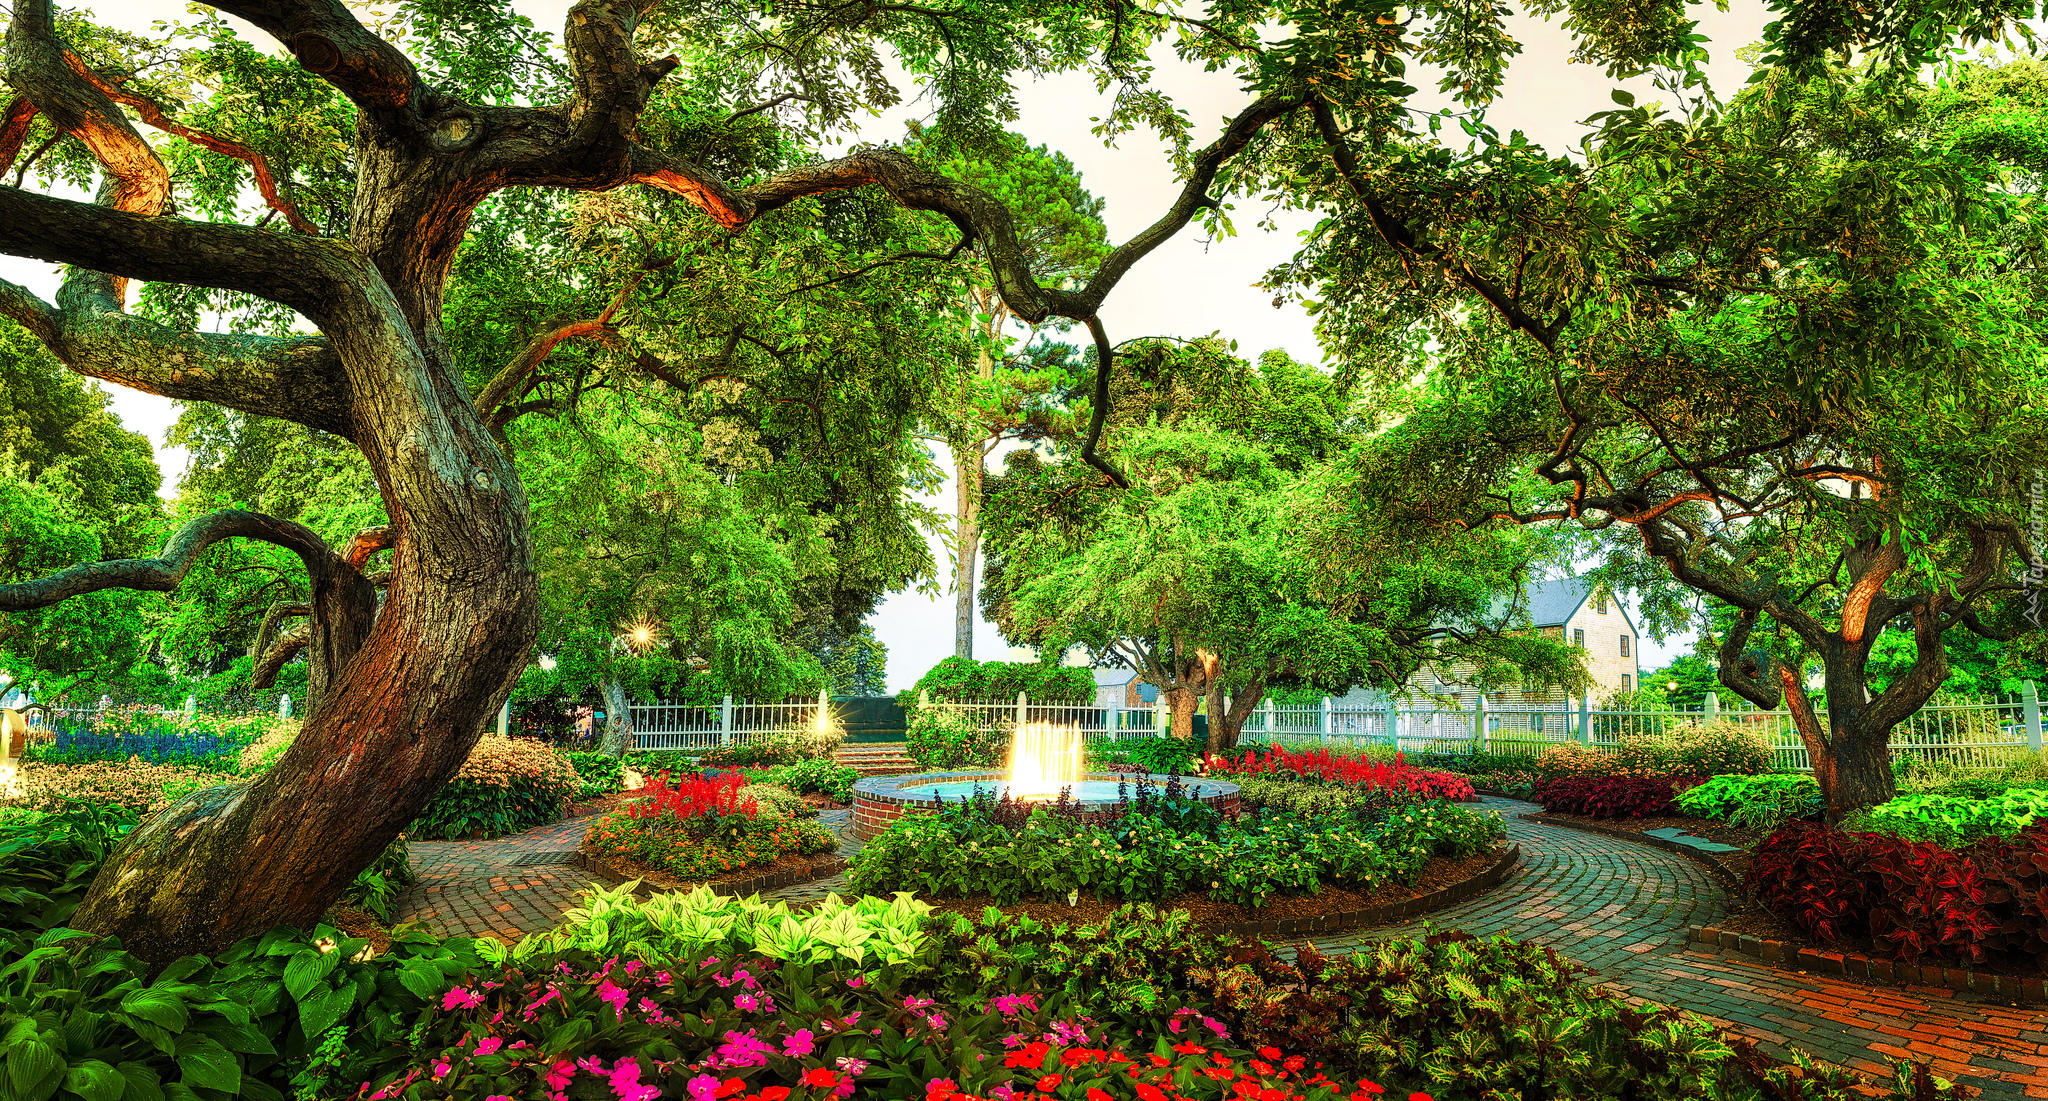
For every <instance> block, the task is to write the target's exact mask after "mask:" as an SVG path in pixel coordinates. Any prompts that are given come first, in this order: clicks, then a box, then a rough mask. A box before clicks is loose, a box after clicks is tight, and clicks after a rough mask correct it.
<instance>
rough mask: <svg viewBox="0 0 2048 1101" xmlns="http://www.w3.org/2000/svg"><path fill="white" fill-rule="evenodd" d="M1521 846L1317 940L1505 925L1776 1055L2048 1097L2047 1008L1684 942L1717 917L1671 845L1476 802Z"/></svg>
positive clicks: (1710, 887)
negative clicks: (1898, 1064)
mask: <svg viewBox="0 0 2048 1101" xmlns="http://www.w3.org/2000/svg"><path fill="white" fill-rule="evenodd" d="M1484 803H1485V805H1486V806H1487V807H1489V808H1490V809H1493V810H1497V811H1499V812H1500V813H1501V817H1502V818H1503V819H1505V820H1506V822H1507V828H1508V838H1509V839H1510V840H1512V841H1514V842H1516V843H1518V844H1520V845H1521V846H1522V863H1521V867H1519V868H1517V869H1516V870H1515V872H1514V874H1512V875H1510V876H1509V877H1508V879H1507V880H1506V882H1504V883H1502V884H1501V885H1500V886H1499V887H1496V888H1494V889H1493V890H1492V891H1489V892H1487V893H1486V894H1484V895H1481V896H1479V897H1478V898H1476V899H1473V900H1472V901H1470V902H1468V903H1465V904H1463V905H1461V906H1458V907H1455V908H1452V909H1449V910H1439V911H1437V912H1436V913H1434V914H1431V915H1429V916H1428V917H1426V918H1423V919H1420V920H1417V921H1414V922H1410V923H1407V924H1403V925H1395V926H1383V927H1380V928H1375V929H1364V930H1359V931H1356V932H1352V933H1340V934H1335V935H1332V936H1327V937H1321V938H1317V939H1316V940H1315V942H1314V943H1316V945H1317V946H1318V947H1319V948H1321V949H1323V950H1324V951H1326V952H1341V951H1349V950H1352V949H1356V948H1360V947H1363V946H1366V945H1369V944H1372V943H1374V942H1376V941H1381V940H1386V939H1388V938H1391V937H1398V936H1413V935H1416V934H1419V933H1421V932H1423V931H1424V930H1425V929H1439V930H1441V929H1462V930H1464V931H1466V932H1470V933H1476V934H1481V935H1486V934H1492V933H1506V934H1508V935H1509V936H1512V937H1515V938H1516V939H1519V940H1526V941H1532V942H1535V943H1537V944H1547V945H1550V946H1551V947H1553V948H1556V949H1557V950H1558V951H1559V952H1561V953H1563V954H1564V955H1566V956H1568V957H1570V958H1571V959H1573V960H1574V961H1576V962H1578V963H1581V964H1583V965H1585V966H1587V967H1590V968H1592V969H1593V971H1594V974H1592V975H1590V976H1588V980H1589V981H1593V982H1597V983H1600V984H1602V985H1604V986H1607V987H1610V988H1612V989H1614V990H1616V991H1618V992H1620V993H1622V994H1624V995H1626V996H1628V997H1629V998H1630V1000H1632V1001H1637V1002H1643V1001H1649V1002H1656V1003H1659V1004H1662V1005H1675V1006H1679V1007H1681V1008H1684V1009H1688V1010H1692V1011H1694V1012H1696V1013H1698V1014H1700V1015H1701V1016H1703V1017H1706V1018H1707V1019H1709V1020H1711V1021H1713V1022H1714V1023H1715V1024H1716V1025H1719V1026H1721V1027H1723V1028H1727V1029H1729V1030H1731V1031H1735V1032H1739V1033H1741V1034H1743V1035H1745V1036H1749V1037H1751V1038H1753V1039H1755V1040H1757V1041H1758V1042H1759V1043H1760V1044H1761V1045H1762V1048H1763V1050H1764V1051H1765V1052H1767V1053H1769V1054H1771V1055H1775V1056H1777V1057H1778V1058H1786V1057H1787V1056H1788V1054H1789V1049H1790V1048H1792V1047H1794V1046H1797V1047H1799V1048H1801V1049H1803V1050H1804V1051H1806V1052H1807V1053H1808V1054H1809V1055H1812V1056H1814V1057H1816V1058H1819V1059H1822V1060H1825V1061H1827V1062H1831V1063H1835V1064H1837V1065H1840V1066H1846V1067H1849V1068H1851V1069H1853V1070H1859V1071H1864V1072H1866V1073H1870V1074H1876V1075H1889V1073H1890V1069H1889V1067H1887V1066H1886V1065H1885V1064H1884V1063H1883V1060H1884V1059H1885V1058H1886V1057H1888V1056H1889V1057H1899V1058H1919V1059H1931V1060H1932V1061H1933V1064H1934V1070H1935V1073H1937V1074H1939V1075H1942V1076H1943V1077H1946V1078H1953V1079H1956V1080H1957V1081H1959V1082H1961V1083H1963V1084H1964V1085H1967V1086H1971V1087H1974V1088H1976V1089H1977V1090H1979V1091H1980V1093H1979V1096H1980V1097H1981V1098H1985V1099H1992V1098H2001V1099H2002V1098H2048V1011H2043V1010H2035V1009H2015V1008H2011V1007H2009V1006H2002V1005H1998V1004H1996V1003H1993V1002H1990V1001H1988V1000H1987V999H1984V998H1981V997H1978V996H1976V995H1971V994H1958V993H1956V992H1954V991H1950V990H1944V989H1937V988H1933V987H1923V986H1903V985H1900V986H1883V985H1878V984H1874V983H1858V982H1850V981H1848V980H1845V979H1841V978H1839V977H1837V978H1829V977H1826V976H1822V975H1813V974H1806V973H1804V972H1798V971H1785V970H1780V969H1778V968H1775V967H1769V966H1766V965H1764V964H1762V963H1760V962H1756V961H1754V960H1750V959H1747V958H1743V957H1739V956H1733V955H1724V954H1721V953H1719V952H1714V951H1709V950H1707V949H1706V948H1705V947H1704V946H1702V945H1695V944H1691V943H1689V942H1687V940H1686V939H1685V929H1686V926H1688V925H1693V924H1701V925H1705V924H1711V923H1712V922H1713V920H1714V919H1716V918H1719V917H1721V916H1722V915H1724V914H1726V913H1727V912H1728V909H1729V903H1730V899H1729V897H1728V893H1727V891H1726V890H1725V889H1724V888H1723V887H1722V886H1721V883H1720V881H1719V880H1717V879H1715V878H1714V877H1713V876H1712V875H1710V874H1708V872H1707V871H1706V869H1704V868H1702V867H1701V866H1700V865H1698V864H1697V863H1694V862H1693V861H1692V860H1689V859H1687V858H1685V857H1682V856H1679V855H1677V854H1675V853H1668V852H1665V851H1663V850H1661V849H1653V848H1651V847H1649V846H1648V845H1639V844H1636V843H1634V842H1631V841H1623V840H1621V839H1619V838H1610V837H1604V836H1602V835H1600V834H1595V833H1588V832H1586V831H1583V830H1573V829H1567V828H1564V827H1560V826H1546V825H1542V824H1540V823H1536V822H1525V821H1522V820H1521V819H1520V818H1518V817H1516V815H1519V814H1522V813H1526V812H1528V811H1531V810H1534V809H1536V808H1535V807H1534V806H1533V805H1531V804H1528V803H1521V802H1516V801H1514V800H1509V799H1494V798H1488V799H1486V800H1484Z"/></svg>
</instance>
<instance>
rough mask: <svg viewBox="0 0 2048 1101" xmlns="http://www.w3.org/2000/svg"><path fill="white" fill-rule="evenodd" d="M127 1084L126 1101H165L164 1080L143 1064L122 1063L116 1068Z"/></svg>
mask: <svg viewBox="0 0 2048 1101" xmlns="http://www.w3.org/2000/svg"><path fill="white" fill-rule="evenodd" d="M114 1069H115V1073H117V1074H119V1075H120V1076H121V1078H122V1081H123V1082H125V1083H126V1089H125V1091H124V1093H123V1096H124V1097H125V1098H126V1101H164V1087H163V1079H162V1078H161V1077H159V1076H158V1075H157V1072H156V1071H154V1070H152V1069H150V1068H149V1067H146V1066H143V1065H142V1064H141V1063H122V1064H121V1065H120V1066H119V1067H116V1068H114Z"/></svg>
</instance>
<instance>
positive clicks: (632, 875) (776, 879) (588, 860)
mask: <svg viewBox="0 0 2048 1101" xmlns="http://www.w3.org/2000/svg"><path fill="white" fill-rule="evenodd" d="M576 866H577V867H579V868H582V869H583V870H584V871H586V872H589V873H590V874H591V875H592V876H593V877H595V878H597V879H600V880H602V881H604V882H605V883H606V884H607V885H610V886H613V887H616V886H618V885H619V884H621V883H628V882H631V881H633V880H636V879H637V880H639V881H640V886H638V887H636V888H634V892H633V893H635V894H638V895H651V894H654V893H656V892H660V891H688V890H694V889H695V888H698V887H709V888H711V891H712V893H713V894H720V895H731V896H733V897H736V898H744V897H746V896H747V895H755V894H760V893H762V892H763V891H773V890H777V889H779V888H782V887H788V886H792V885H794V884H797V883H809V882H811V881H812V880H815V879H826V878H829V877H831V876H835V875H838V874H839V873H841V872H843V871H845V870H846V858H845V857H843V856H840V855H839V854H838V853H836V852H831V853H814V854H809V855H806V854H803V853H790V854H789V855H787V856H783V857H781V858H779V859H777V860H776V861H775V862H774V863H772V864H764V865H757V866H754V867H749V868H740V869H737V870H735V871H731V872H727V873H726V874H724V875H722V876H717V877H715V878H712V879H689V880H685V879H678V878H676V877H675V876H672V875H670V874H668V873H667V872H664V871H662V870H661V869H659V868H654V867H650V866H648V865H646V864H643V863H641V862H640V861H637V860H634V859H631V858H630V857H621V856H607V855H603V854H600V853H596V852H592V851H591V847H590V846H589V844H587V843H586V844H585V845H584V846H583V847H582V848H579V849H577V850H576Z"/></svg>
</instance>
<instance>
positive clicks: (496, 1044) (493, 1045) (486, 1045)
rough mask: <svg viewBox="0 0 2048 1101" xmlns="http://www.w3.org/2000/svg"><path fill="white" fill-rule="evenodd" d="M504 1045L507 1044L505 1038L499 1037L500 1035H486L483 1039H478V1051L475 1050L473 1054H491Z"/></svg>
mask: <svg viewBox="0 0 2048 1101" xmlns="http://www.w3.org/2000/svg"><path fill="white" fill-rule="evenodd" d="M504 1046H505V1041H503V1040H501V1039H499V1038H498V1037H496V1036H486V1037H484V1038H483V1039H481V1040H478V1041H477V1042H476V1051H475V1052H474V1053H473V1054H476V1055H489V1054H491V1053H492V1052H495V1051H497V1050H498V1049H499V1048H501V1047H504Z"/></svg>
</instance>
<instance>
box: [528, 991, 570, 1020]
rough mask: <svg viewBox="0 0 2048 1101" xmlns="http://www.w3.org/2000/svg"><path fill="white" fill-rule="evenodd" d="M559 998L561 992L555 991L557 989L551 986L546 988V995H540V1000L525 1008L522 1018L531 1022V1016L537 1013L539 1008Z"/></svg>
mask: <svg viewBox="0 0 2048 1101" xmlns="http://www.w3.org/2000/svg"><path fill="white" fill-rule="evenodd" d="M561 996H562V992H561V991H560V990H557V989H555V988H554V987H552V986H550V987H548V992H547V993H545V994H542V995H541V996H540V998H539V999H538V1000H536V1001H535V1002H534V1003H533V1004H532V1005H529V1006H527V1007H526V1010H525V1013H524V1014H523V1016H525V1018H526V1019H527V1020H529V1021H531V1020H533V1015H534V1014H535V1013H538V1012H540V1007H541V1006H544V1005H546V1004H548V1003H549V1002H551V1001H554V1000H555V999H556V998H559V997H561Z"/></svg>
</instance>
